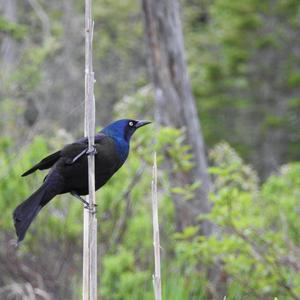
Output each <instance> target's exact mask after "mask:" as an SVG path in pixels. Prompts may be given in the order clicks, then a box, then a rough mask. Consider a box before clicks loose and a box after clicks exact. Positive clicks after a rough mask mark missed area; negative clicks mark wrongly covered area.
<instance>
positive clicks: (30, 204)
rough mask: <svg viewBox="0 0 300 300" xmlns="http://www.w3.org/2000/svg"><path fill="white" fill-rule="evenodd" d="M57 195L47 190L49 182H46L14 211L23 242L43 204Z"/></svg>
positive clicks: (19, 239) (19, 238) (16, 226)
mask: <svg viewBox="0 0 300 300" xmlns="http://www.w3.org/2000/svg"><path fill="white" fill-rule="evenodd" d="M54 196H55V195H53V194H52V193H48V192H47V184H46V183H44V184H43V185H42V186H41V187H40V188H39V189H38V190H37V191H35V192H34V193H33V194H32V195H31V196H30V197H29V198H28V199H26V200H25V201H24V202H22V203H21V204H20V205H19V206H18V207H17V208H16V209H15V211H14V213H13V218H14V224H15V228H16V233H17V236H18V242H21V241H22V240H23V239H24V237H25V234H26V231H27V229H28V228H29V226H30V224H31V222H32V221H33V219H34V218H35V217H36V216H37V214H38V213H39V211H40V210H41V208H42V207H43V206H45V205H46V204H47V203H48V202H49V201H50V200H51V199H52V198H53V197H54Z"/></svg>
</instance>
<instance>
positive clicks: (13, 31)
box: [0, 16, 27, 41]
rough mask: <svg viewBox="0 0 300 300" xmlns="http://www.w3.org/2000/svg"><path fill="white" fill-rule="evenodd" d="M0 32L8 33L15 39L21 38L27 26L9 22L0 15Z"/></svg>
mask: <svg viewBox="0 0 300 300" xmlns="http://www.w3.org/2000/svg"><path fill="white" fill-rule="evenodd" d="M0 32H1V33H4V34H7V35H9V36H10V37H12V38H14V39H16V40H17V41H20V40H22V39H23V38H24V37H25V35H26V33H27V27H26V26H25V25H20V24H18V23H14V22H10V21H8V20H6V19H5V18H4V17H2V16H0Z"/></svg>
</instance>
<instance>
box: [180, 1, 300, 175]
mask: <svg viewBox="0 0 300 300" xmlns="http://www.w3.org/2000/svg"><path fill="white" fill-rule="evenodd" d="M299 9H300V2H299V1H296V0H276V1H269V0H267V1H258V0H245V1H232V0H216V1H198V0H195V1H185V6H184V21H185V22H184V25H185V41H186V45H187V46H186V48H187V52H188V62H189V70H190V74H191V81H192V88H193V92H194V94H195V96H196V100H197V104H198V109H199V112H200V117H201V121H202V127H203V129H204V130H203V131H204V136H205V141H206V143H207V144H208V145H210V146H212V145H214V144H216V143H218V142H220V141H221V140H226V141H228V142H229V143H230V144H232V145H233V146H234V148H235V149H238V150H239V153H241V155H242V156H243V157H244V158H246V159H247V160H251V161H252V162H253V164H254V166H255V167H256V169H257V170H258V171H259V173H260V175H261V173H262V172H263V170H264V169H267V168H268V166H265V162H266V161H267V157H266V156H268V155H270V154H269V153H268V154H265V153H264V152H263V150H262V148H260V147H258V146H257V145H262V144H264V143H268V141H266V138H268V137H270V139H272V137H271V136H272V135H275V134H278V136H280V138H279V139H278V145H274V143H275V142H273V148H275V150H274V153H278V155H277V157H276V158H274V160H279V161H278V165H279V164H280V163H282V162H284V161H286V160H285V159H286V156H284V153H285V152H288V153H289V154H288V157H289V158H290V159H291V160H297V159H299V153H300V152H298V154H296V152H295V151H294V148H295V147H297V146H298V145H299V143H298V142H299V138H298V137H297V138H295V137H292V135H290V134H289V132H295V131H296V130H297V128H299V122H298V120H299V118H298V117H297V116H298V114H299V107H298V106H293V107H290V106H289V105H288V103H289V102H290V101H291V102H293V99H295V98H296V97H297V95H298V92H297V91H298V89H299V75H300V73H299V62H300V56H299V53H296V52H295V51H293V50H292V49H293V47H294V46H293V45H295V41H296V39H297V38H296V36H297V32H299V29H300V24H299ZM297 43H298V42H296V44H297ZM293 103H295V102H293ZM272 140H273V141H274V139H272ZM295 140H297V142H296V144H295ZM271 147H272V146H271ZM282 149H284V150H282ZM290 150H291V151H290ZM292 153H293V154H292ZM268 171H270V170H268ZM268 171H267V173H268V174H269V172H268Z"/></svg>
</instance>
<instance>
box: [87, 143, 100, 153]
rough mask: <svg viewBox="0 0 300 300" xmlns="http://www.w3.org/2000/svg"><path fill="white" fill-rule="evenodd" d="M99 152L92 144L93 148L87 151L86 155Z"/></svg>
mask: <svg viewBox="0 0 300 300" xmlns="http://www.w3.org/2000/svg"><path fill="white" fill-rule="evenodd" d="M97 153H98V152H97V149H96V147H95V145H92V146H91V148H90V149H88V150H87V151H86V155H96V154H97Z"/></svg>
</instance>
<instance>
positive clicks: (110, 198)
mask: <svg viewBox="0 0 300 300" xmlns="http://www.w3.org/2000/svg"><path fill="white" fill-rule="evenodd" d="M0 11H1V16H0V41H1V53H0V61H1V72H0V165H1V169H0V209H1V212H2V213H1V218H0V245H1V246H0V274H1V275H0V298H1V299H25V296H26V295H27V296H28V297H29V299H79V298H80V295H81V272H82V257H81V253H82V205H81V204H80V203H79V201H76V200H74V199H73V198H72V197H71V196H65V195H64V196H60V197H57V198H56V199H55V200H54V201H53V203H51V204H50V205H49V206H47V207H46V208H45V210H43V211H42V212H41V214H40V215H39V217H38V218H37V220H36V221H35V223H34V224H33V226H32V227H31V228H30V232H29V234H28V235H27V237H26V240H25V241H24V243H23V244H22V245H21V247H20V248H19V249H15V247H14V245H13V243H12V240H13V239H14V238H15V234H14V230H13V223H12V218H11V214H12V211H13V209H14V208H15V207H16V205H17V204H18V203H20V202H21V201H22V200H23V199H25V198H26V197H27V196H28V195H29V194H30V193H31V192H32V191H33V190H34V189H35V188H37V187H38V186H39V184H40V182H41V181H42V180H43V176H44V174H43V173H42V172H39V173H37V174H34V175H32V176H31V177H28V178H26V179H22V178H20V174H22V173H23V172H24V170H26V169H27V168H28V167H30V166H31V165H32V164H34V163H35V162H37V161H38V160H39V159H41V158H42V157H43V156H44V155H46V154H47V153H50V152H51V151H54V150H55V149H58V148H60V147H62V146H63V145H64V144H66V143H68V142H71V141H72V140H73V139H75V138H76V137H79V136H80V135H82V132H83V117H84V113H83V109H84V105H83V104H84V99H83V98H84V86H83V82H84V80H83V76H84V72H83V66H84V52H83V51H84V42H83V41H84V32H83V1H77V0H73V1H70V0H62V1H57V0H52V1H46V0H39V1H38V0H27V1H19V0H10V1H5V0H1V1H0ZM180 13H181V19H182V25H183V30H184V39H185V48H186V58H187V63H188V69H189V74H190V77H191V85H192V91H193V94H194V96H195V99H196V104H197V108H198V114H199V118H200V119H201V125H202V130H203V135H204V140H205V143H206V148H207V153H208V158H209V172H210V174H211V178H212V181H213V184H212V189H211V193H210V196H209V198H210V201H211V203H213V208H212V210H211V212H210V213H209V214H207V215H200V216H199V220H210V221H211V222H212V223H213V224H215V225H216V228H217V230H215V231H214V233H213V234H212V235H210V236H204V235H201V234H200V232H201V228H200V229H199V226H198V224H197V225H195V226H194V225H189V226H186V227H184V228H180V230H179V228H178V226H177V218H178V215H177V213H176V209H175V207H174V203H173V201H172V199H173V197H174V195H176V197H177V199H180V201H182V202H183V203H189V201H191V200H192V199H193V198H194V197H195V190H196V189H197V188H198V184H199V183H197V182H195V184H194V185H185V184H184V183H182V184H180V183H178V186H175V187H174V185H173V184H171V183H170V179H169V176H168V174H169V171H170V170H169V169H170V168H171V169H172V172H173V173H176V172H182V173H183V174H185V172H188V171H189V170H190V169H191V168H193V157H191V155H190V154H189V146H187V145H186V144H184V135H185V129H184V128H181V129H176V128H172V127H167V126H158V124H156V125H155V126H152V127H150V126H149V127H145V128H144V129H143V130H141V131H140V132H139V133H138V134H137V135H136V136H134V138H133V144H132V150H131V151H132V153H131V155H130V157H129V159H128V161H127V163H126V165H125V166H124V167H123V168H122V169H121V171H120V172H118V174H116V175H115V176H114V178H113V179H112V180H111V181H110V182H109V183H108V184H107V185H106V186H105V187H104V188H103V189H101V190H100V191H99V192H97V199H98V200H97V201H98V222H99V229H98V233H99V255H100V257H101V259H99V261H100V262H101V266H100V271H101V274H100V279H99V280H100V283H99V286H100V294H101V296H102V298H101V299H107V300H121V299H122V300H123V299H130V300H135V299H136V300H139V299H146V300H147V299H153V291H152V273H153V256H152V223H151V222H152V221H151V203H150V197H151V167H152V154H153V151H154V150H155V149H156V150H157V153H158V162H159V201H160V211H159V213H160V216H159V217H160V228H161V244H162V264H163V270H162V274H163V278H162V282H163V298H164V299H172V300H173V299H175V300H176V299H178V300H185V299H195V300H196V299H197V300H199V299H223V297H224V296H225V295H224V294H222V293H221V292H220V288H221V287H222V290H223V291H224V290H225V291H226V292H225V294H226V296H227V299H274V298H275V297H278V299H300V237H299V228H300V219H299V212H300V164H299V159H300V133H299V130H298V128H299V125H300V124H299V120H300V96H299V95H300V94H299V92H300V2H299V1H298V0H265V1H258V0H244V1H236V0H214V1H207V0H183V1H181V7H180ZM94 19H95V35H94V70H95V74H96V79H97V82H96V85H95V94H96V101H97V103H96V105H97V123H98V125H99V128H100V127H101V126H103V125H105V124H106V123H107V122H109V121H111V120H113V119H116V118H119V117H131V118H143V119H147V118H148V119H153V118H154V105H155V104H154V103H155V101H154V99H153V90H152V86H151V84H150V82H151V80H150V77H149V75H148V72H147V60H148V49H147V47H146V45H147V44H146V42H145V36H144V28H143V17H142V8H141V4H140V3H139V1H136V0H126V1H116V0H110V1H106V0H94ZM154 141H155V142H154ZM167 159H168V161H170V160H171V162H172V163H171V167H170V164H168V163H167ZM216 264H218V265H219V266H220V268H219V270H218V276H217V280H216V281H214V280H211V273H212V272H213V270H212V266H214V265H216ZM34 295H35V296H34ZM22 297H23V298H22ZM30 297H31V298H30ZM34 297H36V298H34ZM27 299H28V298H27Z"/></svg>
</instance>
